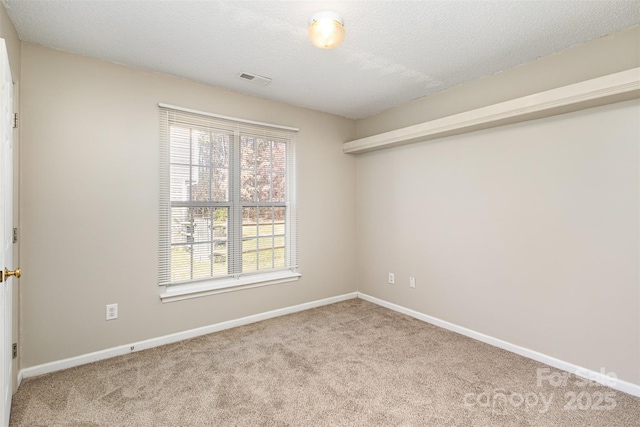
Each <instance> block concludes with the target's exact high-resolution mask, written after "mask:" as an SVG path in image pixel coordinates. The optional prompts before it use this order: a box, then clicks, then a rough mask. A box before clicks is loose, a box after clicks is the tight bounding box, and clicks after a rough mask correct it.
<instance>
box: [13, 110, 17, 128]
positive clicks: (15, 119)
mask: <svg viewBox="0 0 640 427" xmlns="http://www.w3.org/2000/svg"><path fill="white" fill-rule="evenodd" d="M17 127H18V113H13V128H14V129H16V128H17Z"/></svg>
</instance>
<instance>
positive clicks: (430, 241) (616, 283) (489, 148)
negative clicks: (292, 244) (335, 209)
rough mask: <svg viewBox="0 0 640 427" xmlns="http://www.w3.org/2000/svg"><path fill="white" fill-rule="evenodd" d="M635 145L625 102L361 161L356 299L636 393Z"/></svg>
mask: <svg viewBox="0 0 640 427" xmlns="http://www.w3.org/2000/svg"><path fill="white" fill-rule="evenodd" d="M639 143H640V102H639V101H637V100H634V101H628V102H624V103H617V104H612V105H608V106H604V107H598V108H593V109H588V110H583V111H580V112H576V113H571V114H565V115H560V116H556V117H550V118H546V119H540V120H535V121H530V122H525V123H520V124H516V125H510V126H504V127H500V128H495V129H490V130H486V131H480V132H475V133H470V134H466V135H460V136H455V137H450V138H444V139H440V140H436V141H432V142H427V143H419V144H414V145H408V146H405V147H399V148H394V149H388V150H382V151H378V152H372V153H368V154H364V155H360V156H358V162H357V168H358V178H357V179H358V190H357V193H358V203H357V211H358V218H357V224H358V281H359V283H358V289H359V291H360V292H364V293H366V294H369V295H372V296H375V297H378V298H381V299H383V300H386V301H390V302H392V303H396V304H400V305H402V306H405V307H408V308H411V309H413V310H416V311H419V312H422V313H425V314H428V315H431V316H434V317H437V318H440V319H443V320H446V321H448V322H452V323H454V324H456V325H460V326H463V327H467V328H469V329H472V330H474V331H478V332H481V333H484V334H487V335H490V336H493V337H496V338H499V339H502V340H505V341H508V342H510V343H513V344H516V345H520V346H523V347H526V348H529V349H532V350H535V351H538V352H541V353H543V354H546V355H549V356H552V357H555V358H558V359H560V360H564V361H567V362H570V363H574V364H576V365H578V366H582V367H586V368H588V369H592V370H595V371H600V368H602V367H604V368H605V369H606V371H607V372H615V373H616V374H617V375H618V377H619V378H622V379H624V380H627V381H630V382H632V383H635V384H640V286H639V283H640V282H639V280H640V277H639V273H638V272H639V267H640V266H639V256H640V249H639V239H638V238H639V232H640V228H639V222H638V221H639V218H640V216H639V215H640V209H639V206H640V199H639V191H640V186H639V180H638V177H639V175H640V169H639V164H638V159H639V149H638V144H639ZM388 272H393V273H395V281H396V284H395V285H390V284H388V283H387V273H388ZM410 276H413V277H416V280H417V286H416V289H410V288H409V286H408V284H409V277H410Z"/></svg>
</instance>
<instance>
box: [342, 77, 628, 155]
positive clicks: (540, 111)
mask: <svg viewBox="0 0 640 427" xmlns="http://www.w3.org/2000/svg"><path fill="white" fill-rule="evenodd" d="M634 98H640V68H632V69H630V70H626V71H622V72H619V73H615V74H609V75H607V76H603V77H598V78H595V79H591V80H586V81H583V82H580V83H575V84H572V85H568V86H562V87H559V88H556V89H551V90H547V91H544V92H539V93H535V94H533V95H528V96H524V97H522V98H516V99H512V100H510V101H505V102H501V103H498V104H493V105H489V106H487V107H482V108H478V109H475V110H470V111H465V112H463V113H459V114H454V115H451V116H447V117H443V118H440V119H436V120H432V121H429V122H425V123H420V124H417V125H413V126H408V127H405V128H401V129H396V130H393V131H389V132H384V133H381V134H378V135H372V136H368V137H366V138H360V139H356V140H353V141H348V142H345V143H344V145H343V150H344V152H345V153H347V154H360V153H366V152H369V151H375V150H382V149H385V148H391V147H398V146H401V145H407V144H412V143H415V142H422V141H428V140H431V139H436V138H443V137H446V136H451V135H459V134H462V133H467V132H473V131H476V130H480V129H488V128H492V127H496V126H502V125H506V124H512V123H518V122H523V121H526V120H533V119H539V118H543V117H549V116H553V115H557V114H563V113H569V112H572V111H578V110H583V109H586V108H591V107H597V106H600V105H606V104H612V103H614V102H621V101H627V100H630V99H634Z"/></svg>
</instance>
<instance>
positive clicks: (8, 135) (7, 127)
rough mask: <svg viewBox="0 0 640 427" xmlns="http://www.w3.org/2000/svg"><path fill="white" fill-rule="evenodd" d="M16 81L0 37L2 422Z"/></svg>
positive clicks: (3, 417)
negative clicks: (13, 78)
mask: <svg viewBox="0 0 640 427" xmlns="http://www.w3.org/2000/svg"><path fill="white" fill-rule="evenodd" d="M13 268H14V265H13V83H12V79H11V68H10V67H9V57H8V55H7V46H6V44H5V41H4V40H3V39H0V277H1V278H2V283H0V395H1V396H2V399H3V400H2V402H1V403H0V425H2V426H8V425H9V413H10V411H11V391H12V387H11V382H12V379H11V365H12V360H13V357H12V353H13V352H12V349H11V346H12V339H11V338H12V337H11V331H12V325H11V322H12V319H13V318H12V312H11V309H12V305H13V284H14V282H15V276H17V277H20V270H19V269H18V270H16V271H10V270H9V269H13Z"/></svg>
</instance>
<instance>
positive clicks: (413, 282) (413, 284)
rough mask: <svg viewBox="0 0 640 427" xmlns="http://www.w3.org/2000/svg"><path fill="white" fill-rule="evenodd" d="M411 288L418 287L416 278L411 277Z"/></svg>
mask: <svg viewBox="0 0 640 427" xmlns="http://www.w3.org/2000/svg"><path fill="white" fill-rule="evenodd" d="M409 287H410V288H415V287H416V278H415V277H409Z"/></svg>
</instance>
